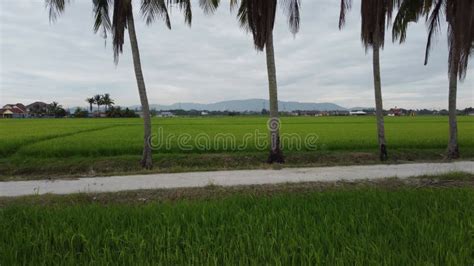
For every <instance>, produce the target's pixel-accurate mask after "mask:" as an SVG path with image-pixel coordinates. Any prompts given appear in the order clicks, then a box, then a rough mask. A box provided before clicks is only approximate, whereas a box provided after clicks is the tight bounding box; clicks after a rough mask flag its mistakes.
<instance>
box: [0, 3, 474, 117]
mask: <svg viewBox="0 0 474 266" xmlns="http://www.w3.org/2000/svg"><path fill="white" fill-rule="evenodd" d="M137 2H138V1H137ZM223 2H226V1H223ZM338 2H339V1H337V0H302V5H303V10H302V21H301V31H300V33H299V34H298V35H297V36H296V37H293V36H292V35H291V34H290V33H289V31H288V28H287V26H286V21H285V18H284V17H283V15H282V12H281V10H279V11H280V12H279V16H278V17H277V24H276V26H275V27H276V28H275V34H274V35H275V50H276V61H277V74H278V82H279V97H280V100H284V101H301V102H333V103H336V104H339V105H342V106H345V107H354V106H373V105H374V104H373V85H372V84H373V82H372V68H371V62H372V61H371V60H372V59H371V54H370V53H368V54H366V53H365V50H364V48H363V46H362V45H361V43H360V38H359V34H360V19H359V10H358V7H359V1H355V3H354V9H353V10H352V11H351V14H350V16H349V17H348V21H347V25H346V27H345V29H344V30H343V31H338V28H337V21H338V12H339V4H338ZM193 3H194V7H193V8H194V18H193V25H192V27H191V28H189V27H187V26H186V25H185V24H184V20H183V18H182V16H180V15H179V13H178V12H174V13H173V14H172V26H173V29H172V30H171V31H170V30H167V29H166V27H165V26H164V25H163V23H162V22H160V21H159V22H157V23H155V24H154V25H152V26H146V25H145V24H144V23H143V21H142V20H141V19H139V18H138V17H137V18H136V22H137V24H138V25H137V31H138V38H139V45H140V52H141V56H142V66H143V70H144V74H145V80H146V83H147V89H148V95H149V100H150V102H151V103H155V104H171V103H175V102H197V103H211V102H217V101H222V100H235V99H247V98H267V97H268V92H267V80H266V66H265V56H264V54H263V53H261V52H257V51H255V49H254V47H253V43H252V40H251V36H250V35H249V34H247V33H245V32H243V31H242V30H241V29H239V27H238V24H237V22H236V20H235V16H234V15H233V14H230V13H229V8H228V6H227V5H223V6H222V8H221V10H220V11H219V12H217V13H216V14H215V15H214V16H205V15H204V14H203V13H202V11H201V10H200V9H199V8H198V5H197V3H196V1H195V2H193ZM135 9H137V8H135ZM0 10H1V11H0V12H1V13H0V33H1V36H0V46H1V52H0V104H1V105H2V104H5V103H13V102H23V103H26V104H28V103H30V102H33V101H37V100H41V101H45V102H51V101H53V100H55V101H58V102H60V103H61V104H63V105H64V106H69V107H71V106H76V105H81V106H86V105H87V104H86V103H85V101H84V99H85V98H86V97H89V96H91V95H94V94H99V93H106V92H108V93H110V94H111V95H112V97H113V98H114V99H116V103H117V104H119V105H135V104H138V103H139V98H138V92H137V89H136V83H135V76H134V72H133V65H132V61H131V53H130V51H129V48H130V46H129V44H128V40H126V44H125V47H124V53H123V55H122V56H121V57H120V62H119V64H118V65H117V66H116V65H115V64H114V62H113V56H112V48H111V45H110V41H109V42H108V43H106V42H105V41H104V40H103V39H101V37H100V36H99V35H94V34H93V31H92V23H93V19H92V4H91V1H90V0H74V1H73V2H72V4H71V5H70V6H68V9H67V11H66V13H65V14H64V15H63V16H62V17H60V18H59V20H58V21H57V22H56V23H54V24H50V23H49V20H48V13H47V11H46V10H45V6H44V1H43V0H1V2H0ZM445 34H446V27H444V28H443V31H442V35H441V36H440V37H439V38H438V40H437V42H436V47H435V49H434V50H433V52H432V56H431V59H430V64H429V65H428V66H423V56H424V45H425V40H426V30H425V25H424V23H419V24H417V25H413V26H412V27H411V29H410V31H409V33H408V40H407V43H406V44H404V45H402V46H400V45H398V44H392V43H391V38H390V36H387V44H386V47H385V50H384V51H383V52H382V54H381V66H382V82H383V96H384V101H385V107H393V106H399V107H405V108H447V95H448V89H447V87H448V80H447V54H448V53H447V45H446V38H445ZM473 69H474V67H473V64H472V62H471V64H470V67H469V70H468V75H467V78H466V80H465V81H464V82H463V83H461V84H460V86H459V93H458V105H459V108H464V107H468V106H471V105H473V102H474V77H473V75H474V71H473Z"/></svg>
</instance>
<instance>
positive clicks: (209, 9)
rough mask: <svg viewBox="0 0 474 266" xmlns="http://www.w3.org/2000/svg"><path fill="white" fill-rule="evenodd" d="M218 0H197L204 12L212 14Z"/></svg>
mask: <svg viewBox="0 0 474 266" xmlns="http://www.w3.org/2000/svg"><path fill="white" fill-rule="evenodd" d="M219 4H220V0H199V7H200V8H201V9H202V10H203V11H204V14H207V15H209V14H213V13H214V12H215V11H216V10H217V8H218V7H219Z"/></svg>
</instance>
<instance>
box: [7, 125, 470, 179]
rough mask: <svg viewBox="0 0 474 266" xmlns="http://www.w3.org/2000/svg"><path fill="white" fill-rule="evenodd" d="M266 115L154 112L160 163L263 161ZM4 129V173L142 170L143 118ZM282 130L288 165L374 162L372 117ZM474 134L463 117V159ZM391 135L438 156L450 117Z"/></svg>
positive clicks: (401, 144)
mask: <svg viewBox="0 0 474 266" xmlns="http://www.w3.org/2000/svg"><path fill="white" fill-rule="evenodd" d="M266 121H267V118H265V117H210V118H186V117H182V118H155V119H153V133H154V134H155V137H154V139H153V144H154V147H155V149H154V156H155V162H157V164H155V165H157V167H156V168H157V169H158V170H159V169H161V170H163V169H167V168H169V169H170V171H181V170H186V169H191V170H199V169H204V170H205V169H208V168H212V165H215V166H216V167H217V168H227V167H232V168H235V167H239V166H240V167H244V168H252V167H258V166H257V165H256V164H260V163H262V162H264V161H265V156H266V150H267V149H268V143H267V142H268V137H267V125H266ZM0 132H2V137H1V138H0V157H1V159H0V176H7V175H12V176H13V175H23V174H29V173H32V172H35V173H50V174H54V173H66V174H71V173H86V172H88V171H92V172H96V171H98V172H112V171H113V170H114V169H118V171H123V172H128V171H135V170H139V169H137V167H136V164H137V163H136V162H137V161H138V160H139V159H140V154H141V150H142V145H143V139H142V134H143V126H142V120H141V119H138V118H137V119H2V120H0ZM3 132H5V133H3ZM281 132H282V145H283V150H284V152H285V155H286V156H287V161H288V163H289V164H290V165H291V164H303V165H306V164H309V165H310V164H312V163H313V162H315V161H318V162H320V163H322V162H324V161H325V160H326V159H325V158H329V157H331V158H329V159H328V160H327V161H334V160H336V161H337V160H341V161H347V160H349V161H353V162H356V163H358V162H359V160H361V161H364V160H366V161H369V160H373V161H376V157H377V156H376V148H377V140H376V125H375V117H283V118H282V119H281ZM473 136H474V117H466V116H463V117H459V144H460V150H461V153H462V154H463V156H464V157H465V158H470V157H474V137H473ZM386 137H387V142H388V148H389V153H390V155H392V159H393V158H395V159H396V160H420V159H427V160H431V159H440V158H442V156H441V154H443V152H444V149H445V147H446V144H447V139H448V122H447V117H435V116H420V117H387V118H386ZM348 156H349V157H350V158H346V157H348ZM333 157H334V158H333ZM337 158H342V159H337ZM117 166H119V167H117Z"/></svg>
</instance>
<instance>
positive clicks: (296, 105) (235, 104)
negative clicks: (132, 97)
mask: <svg viewBox="0 0 474 266" xmlns="http://www.w3.org/2000/svg"><path fill="white" fill-rule="evenodd" d="M278 106H279V109H280V111H283V112H284V111H286V112H291V111H296V110H305V111H346V110H347V109H346V108H344V107H342V106H339V105H337V104H334V103H309V102H306V103H304V102H285V101H279V102H278ZM131 108H133V109H135V108H140V106H138V105H137V106H132V107H131ZM264 108H265V109H267V110H268V109H269V102H268V100H265V99H247V100H234V101H223V102H217V103H210V104H200V103H175V104H172V105H159V104H152V105H150V109H155V110H176V109H182V110H207V111H234V112H245V111H251V112H260V111H261V110H262V109H264Z"/></svg>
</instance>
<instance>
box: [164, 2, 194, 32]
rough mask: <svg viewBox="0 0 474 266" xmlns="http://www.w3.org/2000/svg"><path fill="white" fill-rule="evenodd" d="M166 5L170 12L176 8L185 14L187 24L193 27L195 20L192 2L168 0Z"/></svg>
mask: <svg viewBox="0 0 474 266" xmlns="http://www.w3.org/2000/svg"><path fill="white" fill-rule="evenodd" d="M166 5H167V6H168V10H170V9H172V8H173V7H175V6H176V7H177V8H178V9H179V10H180V11H181V12H183V14H184V21H185V22H186V24H188V25H189V26H191V23H192V19H193V12H192V9H191V0H166Z"/></svg>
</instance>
